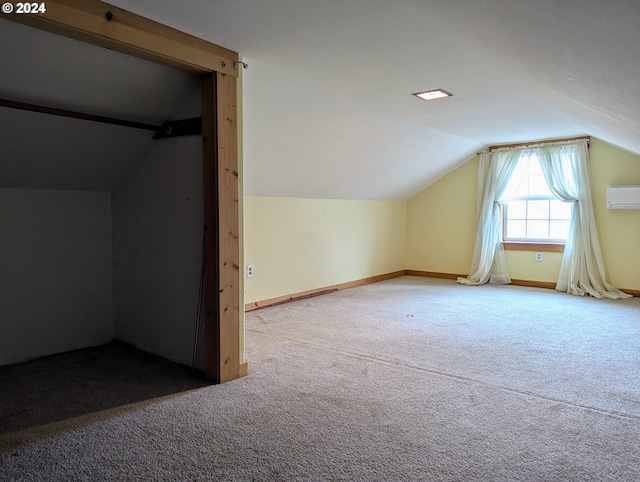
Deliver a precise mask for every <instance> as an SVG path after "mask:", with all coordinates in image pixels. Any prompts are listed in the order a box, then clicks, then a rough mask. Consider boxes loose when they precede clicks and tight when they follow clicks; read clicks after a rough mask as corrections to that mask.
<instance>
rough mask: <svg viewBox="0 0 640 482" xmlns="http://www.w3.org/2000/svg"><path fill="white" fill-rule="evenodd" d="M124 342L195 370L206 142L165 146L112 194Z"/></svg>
mask: <svg viewBox="0 0 640 482" xmlns="http://www.w3.org/2000/svg"><path fill="white" fill-rule="evenodd" d="M112 213H113V260H114V268H113V270H114V278H113V280H114V286H113V289H114V327H115V337H116V338H117V339H120V340H123V341H126V342H128V343H131V344H133V345H135V346H137V347H139V348H140V349H142V350H145V351H148V352H150V353H154V354H156V355H160V356H162V357H165V358H168V359H170V360H173V361H175V362H178V363H183V364H188V365H190V364H191V359H192V351H193V337H194V333H195V323H196V314H197V303H198V290H199V282H200V270H201V252H202V225H203V222H202V220H203V217H202V138H201V137H200V136H187V137H178V138H173V139H162V140H158V141H156V144H155V145H154V147H153V148H152V149H151V151H150V152H149V153H148V155H147V156H146V157H145V158H143V159H141V160H140V161H139V162H138V163H137V164H136V165H135V166H134V168H133V169H132V170H131V172H129V174H128V176H127V177H126V179H125V180H124V182H123V183H122V185H121V186H120V188H119V189H117V190H116V191H115V192H114V193H113V200H112Z"/></svg>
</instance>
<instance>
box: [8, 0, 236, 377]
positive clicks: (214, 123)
mask: <svg viewBox="0 0 640 482" xmlns="http://www.w3.org/2000/svg"><path fill="white" fill-rule="evenodd" d="M45 3H46V12H45V13H42V14H30V15H19V14H15V13H13V14H5V15H3V16H2V18H4V19H7V20H10V21H14V22H17V23H21V24H25V25H29V26H31V27H35V28H38V29H41V30H45V31H48V32H52V33H55V34H58V35H62V36H65V37H69V38H73V39H75V40H80V41H83V42H86V43H89V44H93V45H97V46H100V47H105V48H109V49H111V50H115V51H118V52H121V53H124V54H128V55H132V56H134V57H139V58H142V59H145V60H149V61H152V62H156V63H159V64H163V65H167V66H169V67H173V68H177V69H180V70H184V71H187V72H194V73H198V74H205V75H204V77H205V80H204V81H203V84H202V85H203V106H202V113H203V144H204V146H203V169H204V170H205V172H204V175H203V182H204V200H203V210H204V212H205V215H204V220H203V223H204V225H205V227H206V231H205V232H206V234H205V251H206V253H207V254H206V256H205V286H204V292H203V299H204V305H205V359H206V361H205V374H206V376H207V378H210V379H212V380H213V381H215V382H218V383H222V382H225V381H228V380H232V379H233V378H237V377H239V376H241V375H242V374H243V373H244V374H246V373H245V372H246V366H247V365H246V363H245V362H244V361H241V360H240V323H241V313H240V306H241V300H242V293H241V291H240V283H239V272H238V271H239V263H240V261H239V259H240V257H239V253H240V246H241V243H242V240H241V239H240V234H239V224H240V213H239V203H238V190H239V179H238V171H239V164H238V163H239V159H238V146H237V139H238V129H239V127H238V122H237V95H238V92H237V77H238V65H237V64H236V61H237V60H238V59H239V56H238V54H237V53H236V52H233V51H231V50H228V49H225V48H223V47H220V46H218V45H215V44H212V43H209V42H206V41H205V40H202V39H199V38H197V37H193V36H191V35H188V34H186V33H184V32H180V31H178V30H175V29H173V28H170V27H168V26H166V25H162V24H159V23H157V22H154V21H152V20H149V19H146V18H144V17H141V16H139V15H135V14H133V13H131V12H128V11H126V10H122V9H120V8H117V7H114V6H112V5H109V4H107V3H104V2H101V1H99V0H48V1H47V2H45ZM243 363H244V365H243ZM243 366H244V367H245V368H243Z"/></svg>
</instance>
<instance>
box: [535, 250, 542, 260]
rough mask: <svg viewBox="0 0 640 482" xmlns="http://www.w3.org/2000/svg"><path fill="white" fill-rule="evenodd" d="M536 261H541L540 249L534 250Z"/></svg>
mask: <svg viewBox="0 0 640 482" xmlns="http://www.w3.org/2000/svg"><path fill="white" fill-rule="evenodd" d="M536 261H542V253H541V252H540V251H538V252H536Z"/></svg>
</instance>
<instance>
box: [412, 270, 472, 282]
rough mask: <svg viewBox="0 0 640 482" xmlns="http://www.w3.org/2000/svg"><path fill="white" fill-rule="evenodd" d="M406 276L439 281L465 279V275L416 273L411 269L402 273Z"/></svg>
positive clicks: (431, 272) (434, 272) (429, 272)
mask: <svg viewBox="0 0 640 482" xmlns="http://www.w3.org/2000/svg"><path fill="white" fill-rule="evenodd" d="M404 274H406V275H407V276H422V277H423V278H440V279H452V280H456V279H458V278H466V277H467V275H466V274H453V273H438V272H436V271H416V270H413V269H407V270H405V271H404Z"/></svg>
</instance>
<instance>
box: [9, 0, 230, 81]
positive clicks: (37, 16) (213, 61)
mask: <svg viewBox="0 0 640 482" xmlns="http://www.w3.org/2000/svg"><path fill="white" fill-rule="evenodd" d="M44 3H45V8H46V12H44V13H30V14H18V13H16V11H15V10H14V11H13V13H10V14H3V15H2V18H4V19H7V20H11V21H13V22H17V23H21V24H25V25H30V26H32V27H36V28H39V29H41V30H46V31H48V32H52V33H55V34H60V35H64V36H65V37H71V38H74V39H76V40H81V41H83V42H87V43H91V44H94V45H98V46H101V47H105V48H108V49H113V50H117V51H119V52H123V53H126V54H129V55H133V56H135V57H139V58H143V59H145V60H149V61H151V62H156V63H159V64H163V65H167V66H169V67H173V68H177V69H180V70H185V71H188V72H193V73H199V74H204V73H210V72H217V73H222V74H226V75H230V76H232V77H237V76H238V63H237V62H238V54H237V53H235V52H233V51H231V50H228V49H225V48H223V47H219V46H217V45H214V44H211V43H209V42H207V41H205V40H202V39H200V38H197V37H194V36H192V35H189V34H186V33H184V32H180V31H179V30H176V29H173V28H171V27H167V26H166V25H161V24H159V23H157V22H154V21H152V20H149V19H146V18H144V17H141V16H139V15H136V14H133V13H131V12H128V11H126V10H122V9H120V8H117V7H114V6H112V5H109V4H107V3H104V2H100V1H98V0H47V1H46V2H44Z"/></svg>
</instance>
